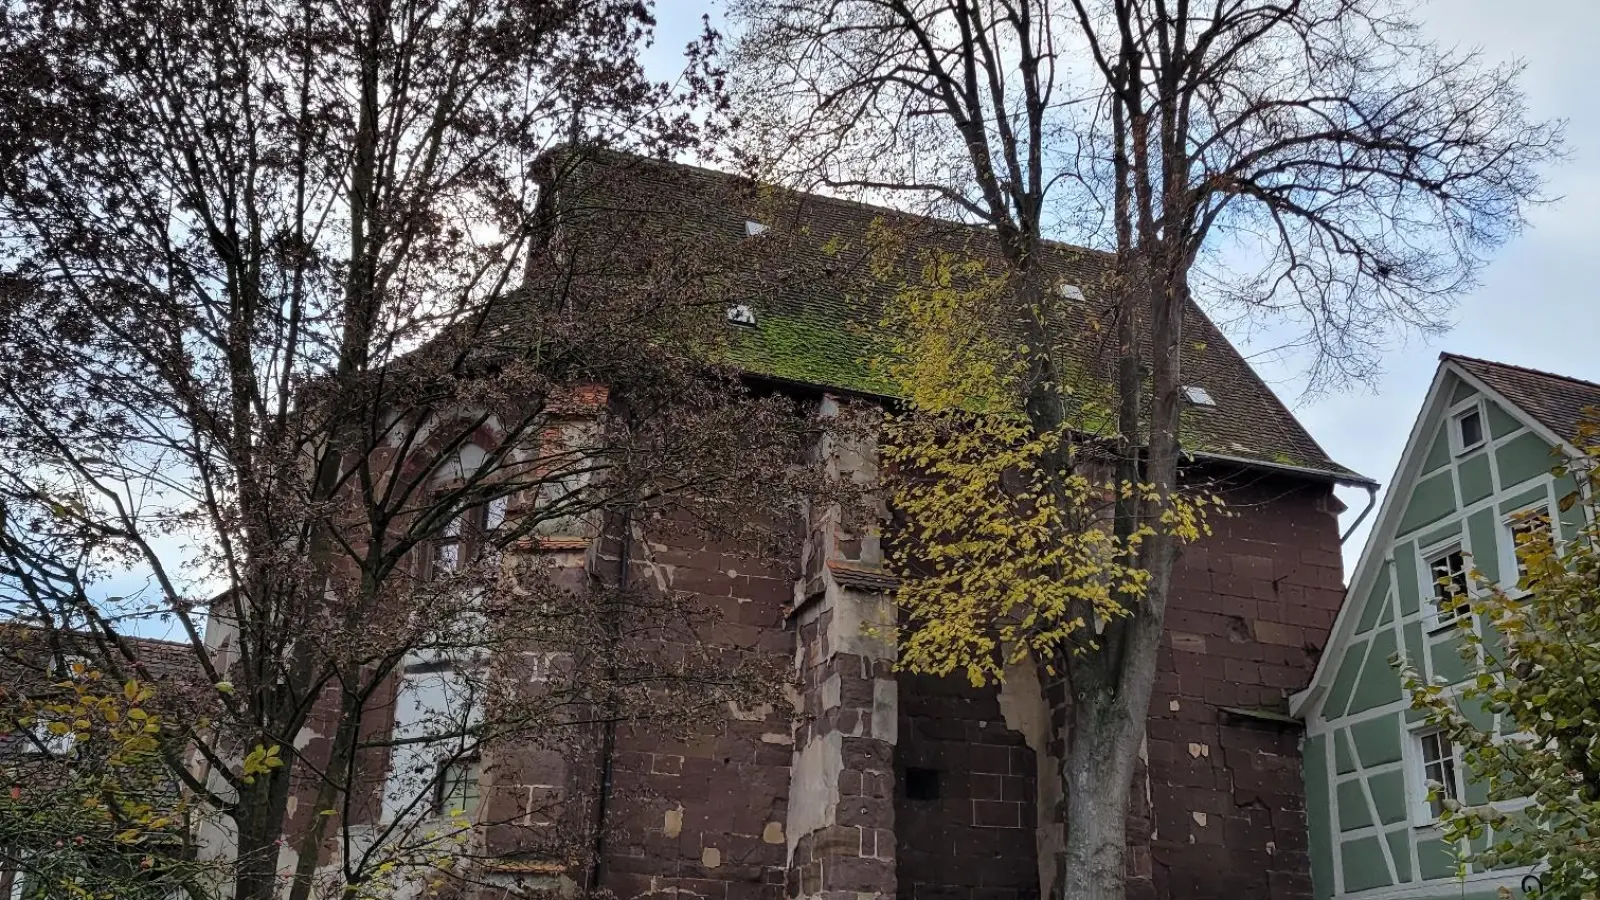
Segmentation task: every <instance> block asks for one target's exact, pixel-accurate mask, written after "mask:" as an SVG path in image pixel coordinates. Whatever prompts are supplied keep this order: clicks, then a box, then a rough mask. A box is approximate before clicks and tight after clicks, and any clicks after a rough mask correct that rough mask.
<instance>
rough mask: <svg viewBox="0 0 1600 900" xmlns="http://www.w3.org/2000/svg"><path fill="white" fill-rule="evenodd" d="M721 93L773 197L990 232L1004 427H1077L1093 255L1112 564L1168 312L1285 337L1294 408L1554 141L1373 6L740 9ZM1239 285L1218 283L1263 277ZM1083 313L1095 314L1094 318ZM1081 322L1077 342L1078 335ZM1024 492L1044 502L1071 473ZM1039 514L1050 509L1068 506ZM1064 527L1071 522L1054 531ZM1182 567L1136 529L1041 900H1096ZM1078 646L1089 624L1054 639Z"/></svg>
mask: <svg viewBox="0 0 1600 900" xmlns="http://www.w3.org/2000/svg"><path fill="white" fill-rule="evenodd" d="M736 10H737V14H738V17H739V18H740V20H741V24H742V25H743V27H744V28H745V35H744V38H743V39H742V43H741V47H740V51H739V54H738V55H737V57H736V59H737V62H736V64H735V65H734V67H733V70H734V71H735V72H740V73H748V74H749V76H750V77H749V78H748V79H746V80H745V81H744V82H742V83H740V84H738V85H737V86H736V87H737V90H736V94H737V95H738V96H739V97H740V98H741V100H742V101H743V104H744V107H743V109H742V110H741V112H742V113H744V115H745V118H746V124H747V127H748V128H749V129H750V130H749V134H751V135H752V136H753V141H752V142H753V147H752V150H753V152H754V154H755V155H756V156H757V157H758V158H760V159H762V160H764V164H765V165H767V166H768V167H769V168H768V171H769V172H771V173H773V175H774V176H775V177H781V178H789V179H795V180H799V181H802V182H804V183H807V184H812V185H817V184H820V185H823V186H826V187H829V188H832V189H836V190H854V191H859V192H867V193H871V194H875V195H877V196H884V195H888V196H891V197H892V196H900V197H903V198H905V200H904V201H903V202H917V203H920V204H922V207H923V208H924V209H926V210H929V211H935V212H944V213H948V214H953V215H955V216H956V217H958V218H963V219H967V220H971V221H976V222H979V223H983V224H986V225H988V226H991V227H992V228H993V231H994V239H995V242H996V245H997V250H998V255H999V256H1000V257H1001V258H1002V259H1003V260H1004V263H1005V267H1006V270H1007V271H1006V272H1005V273H1004V275H1005V277H1006V278H1007V279H1009V283H1010V290H1009V291H1008V292H1006V293H1005V302H1006V303H1009V304H1012V306H1011V307H1010V308H1009V309H1007V310H1003V311H1001V313H1000V314H998V315H996V316H994V317H993V319H994V320H998V321H1016V322H1020V323H1021V324H1022V328H1023V340H1022V341H1021V343H1022V345H1023V346H1024V347H1025V349H1024V350H1022V351H1020V353H1021V356H1022V359H1021V361H1020V365H1021V368H1022V369H1023V370H1024V373H1025V374H1024V377H1022V378H1020V379H1019V380H1018V385H1019V387H1018V389H1017V390H1018V393H1019V395H1020V397H1019V406H1020V407H1021V408H1022V409H1024V410H1025V411H1026V415H1027V418H1028V420H1029V422H1030V423H1031V426H1032V428H1033V430H1034V432H1035V433H1036V434H1039V435H1054V434H1056V433H1058V432H1059V430H1060V429H1061V428H1063V427H1064V426H1066V427H1070V426H1071V425H1072V421H1073V420H1072V416H1071V409H1070V400H1069V395H1070V394H1071V389H1072V388H1073V387H1074V385H1073V384H1072V380H1071V378H1070V377H1069V376H1068V374H1067V373H1076V372H1080V371H1083V366H1082V363H1084V361H1083V360H1074V359H1071V358H1068V357H1067V356H1065V355H1064V354H1063V353H1062V352H1061V351H1060V350H1059V349H1057V348H1061V347H1072V346H1074V342H1072V341H1070V340H1066V339H1065V337H1066V336H1064V335H1060V334H1057V333H1055V327H1054V324H1053V323H1056V322H1059V321H1061V320H1062V318H1063V317H1061V316H1059V315H1057V314H1056V311H1058V310H1059V309H1060V305H1061V304H1063V303H1071V302H1078V301H1075V300H1071V299H1067V298H1064V297H1063V295H1062V294H1060V293H1058V292H1057V290H1056V288H1057V287H1058V285H1055V284H1053V283H1051V282H1052V277H1051V276H1050V275H1049V274H1048V272H1047V267H1046V266H1045V264H1044V260H1045V257H1046V256H1047V255H1048V253H1047V251H1048V249H1049V244H1048V239H1050V238H1065V239H1068V240H1071V241H1073V242H1075V243H1078V244H1081V245H1086V246H1089V247H1091V248H1094V249H1098V250H1101V251H1104V252H1106V253H1108V254H1110V255H1111V256H1112V258H1113V270H1114V272H1115V279H1114V283H1113V284H1110V285H1105V286H1102V287H1104V288H1106V291H1105V293H1104V296H1103V297H1102V298H1100V299H1103V300H1104V301H1105V302H1106V307H1107V311H1108V316H1109V321H1110V322H1111V323H1112V324H1111V333H1112V335H1113V340H1112V341H1110V342H1109V346H1110V348H1111V349H1110V356H1111V360H1110V369H1111V370H1112V373H1113V374H1112V376H1111V378H1110V380H1111V382H1112V386H1113V387H1114V400H1113V408H1114V426H1115V427H1114V429H1113V431H1114V432H1115V435H1116V437H1115V439H1114V441H1113V444H1114V448H1113V449H1114V452H1115V460H1116V463H1115V466H1116V478H1117V481H1118V482H1120V483H1122V484H1124V485H1128V484H1133V483H1141V484H1148V485H1151V486H1153V488H1154V490H1153V492H1152V493H1151V494H1150V495H1149V496H1148V497H1141V496H1140V495H1139V493H1138V492H1130V494H1129V495H1128V496H1125V497H1123V498H1122V499H1121V500H1120V501H1119V502H1118V503H1117V505H1116V509H1115V513H1114V530H1115V533H1116V535H1117V536H1118V537H1120V538H1123V539H1127V538H1128V537H1130V536H1132V535H1135V534H1137V533H1139V532H1140V531H1141V529H1144V528H1145V527H1147V526H1152V525H1158V524H1159V523H1160V517H1161V516H1162V514H1163V512H1164V511H1166V510H1169V509H1170V508H1171V503H1172V500H1173V498H1174V496H1175V495H1176V492H1177V491H1179V489H1180V484H1179V481H1178V467H1179V460H1180V453H1181V450H1182V445H1181V442H1180V437H1179V433H1178V425H1179V413H1180V409H1181V398H1180V396H1179V390H1180V386H1181V383H1182V377H1181V376H1182V366H1181V361H1180V357H1181V355H1182V353H1183V352H1186V351H1187V349H1188V348H1186V346H1185V340H1184V335H1183V333H1182V323H1183V313H1184V310H1185V309H1186V308H1187V306H1188V305H1189V304H1190V303H1191V302H1192V294H1193V292H1192V290H1191V285H1203V284H1208V283H1209V288H1210V291H1209V294H1210V298H1211V299H1213V300H1216V301H1218V302H1224V301H1225V302H1234V303H1239V304H1242V305H1243V306H1244V307H1245V308H1246V309H1247V310H1250V311H1252V312H1260V313H1266V314H1272V315H1275V316H1284V317H1287V318H1288V319H1289V320H1290V321H1293V322H1297V323H1298V324H1299V325H1300V326H1301V327H1302V328H1303V329H1304V331H1305V334H1306V336H1307V338H1308V339H1309V343H1310V345H1311V347H1312V350H1313V352H1314V354H1315V355H1314V357H1313V358H1312V362H1311V363H1310V366H1309V369H1310V374H1311V375H1312V378H1313V383H1317V384H1326V383H1332V382H1337V381H1338V380H1340V379H1342V378H1347V377H1352V376H1355V377H1359V376H1361V375H1363V374H1364V373H1365V372H1367V371H1369V369H1370V366H1371V365H1372V363H1373V358H1374V353H1375V352H1376V348H1379V347H1381V346H1382V345H1383V344H1384V342H1385V338H1386V337H1387V336H1388V335H1389V334H1390V333H1391V331H1392V329H1394V328H1396V327H1398V326H1400V325H1401V324H1405V325H1410V326H1416V327H1424V328H1427V327H1437V326H1438V325H1439V324H1440V323H1441V322H1442V318H1441V317H1442V316H1443V315H1444V313H1445V312H1446V311H1447V310H1448V308H1449V301H1450V299H1451V298H1452V297H1453V296H1455V295H1456V294H1458V293H1459V292H1461V291H1462V290H1464V289H1466V288H1468V287H1470V286H1471V285H1472V283H1473V278H1474V275H1475V274H1476V273H1477V271H1478V270H1479V268H1480V267H1481V265H1482V264H1483V262H1484V261H1485V258H1486V254H1487V253H1488V252H1489V251H1491V250H1492V249H1493V248H1494V247H1496V246H1497V245H1498V244H1500V243H1501V242H1503V241H1504V240H1505V239H1506V238H1507V237H1508V236H1510V235H1512V234H1515V233H1516V232H1517V230H1518V229H1519V228H1520V227H1521V226H1522V225H1523V222H1524V218H1523V217H1524V214H1525V212H1526V210H1527V208H1528V206H1529V205H1530V204H1531V203H1534V202H1536V201H1537V200H1538V189H1539V184H1540V181H1539V177H1538V174H1537V169H1538V167H1539V166H1540V165H1541V164H1542V163H1545V162H1547V161H1549V160H1551V159H1552V158H1554V157H1556V156H1558V155H1559V152H1560V127H1559V125H1555V124H1548V123H1539V122H1532V121H1529V120H1528V118H1527V117H1526V113H1525V107H1524V101H1523V97H1522V94H1521V92H1520V90H1519V89H1518V86H1517V75H1518V67H1516V66H1491V65H1486V64H1485V63H1484V62H1483V61H1482V59H1481V58H1480V57H1479V56H1478V54H1476V53H1471V52H1468V53H1462V52H1457V51H1452V50H1443V49H1440V48H1438V47H1436V46H1434V45H1433V44H1432V43H1430V42H1429V41H1428V40H1427V39H1426V38H1425V37H1424V36H1423V35H1422V34H1421V33H1420V32H1419V29H1418V27H1417V25H1416V23H1415V22H1414V21H1413V20H1411V19H1410V18H1409V17H1408V16H1407V15H1406V13H1405V12H1404V10H1403V9H1402V8H1401V6H1400V5H1399V4H1395V3H1390V2H1386V0H927V2H923V0H743V2H741V3H740V4H738V5H737V8H736ZM1257 264H1258V268H1257V269H1256V270H1255V271H1254V273H1253V274H1251V273H1250V270H1249V269H1246V274H1245V275H1243V276H1240V275H1237V274H1235V270H1237V269H1239V268H1240V267H1241V266H1251V265H1257ZM1086 302H1090V303H1093V302H1096V298H1092V297H1091V298H1090V300H1089V301H1086ZM1078 320H1081V317H1078ZM1059 447H1060V449H1059V456H1058V457H1057V458H1056V459H1055V460H1054V461H1053V462H1050V461H1047V463H1048V464H1047V465H1046V469H1047V470H1051V469H1053V470H1054V471H1055V472H1058V473H1062V474H1064V473H1067V472H1069V471H1071V467H1072V460H1071V457H1072V453H1071V446H1070V444H1061V445H1059ZM1062 502H1070V499H1069V498H1066V497H1063V498H1062ZM1063 519H1064V520H1070V519H1071V517H1070V516H1064V517H1063ZM1177 552H1178V549H1177V546H1176V541H1175V539H1174V537H1173V535H1171V534H1170V533H1165V531H1164V530H1163V529H1161V528H1159V527H1157V528H1155V529H1154V534H1153V535H1152V536H1151V537H1150V538H1149V539H1147V540H1144V541H1142V542H1138V543H1137V544H1136V549H1133V550H1130V551H1129V553H1130V556H1129V558H1128V559H1127V563H1128V564H1129V565H1131V566H1133V567H1135V568H1138V569H1140V570H1142V571H1144V572H1145V573H1147V574H1148V582H1147V586H1146V587H1144V588H1143V589H1141V590H1139V591H1137V592H1124V593H1123V595H1122V597H1121V605H1122V607H1123V608H1124V611H1125V612H1126V613H1127V614H1126V615H1122V616H1118V617H1113V618H1112V620H1111V621H1110V622H1109V623H1108V624H1106V626H1105V628H1104V630H1103V632H1102V633H1101V634H1099V635H1098V637H1097V638H1096V639H1095V640H1094V646H1095V650H1094V652H1091V653H1078V652H1073V650H1074V648H1075V647H1076V648H1077V649H1081V646H1078V645H1074V644H1070V643H1064V644H1062V645H1061V650H1060V652H1059V654H1058V655H1056V656H1055V657H1054V658H1047V659H1042V660H1039V662H1040V663H1041V664H1043V665H1046V666H1049V667H1051V668H1052V669H1053V670H1055V671H1059V672H1064V673H1065V674H1066V677H1067V680H1068V683H1069V694H1070V697H1071V704H1072V709H1071V713H1070V715H1069V721H1068V722H1067V723H1066V729H1067V731H1066V734H1065V735H1064V737H1065V739H1066V746H1067V748H1068V751H1067V756H1066V759H1065V761H1064V763H1063V771H1062V778H1063V782H1064V786H1065V788H1066V795H1067V801H1066V821H1067V823H1068V834H1067V838H1066V846H1065V848H1064V853H1063V857H1062V859H1061V860H1060V868H1061V877H1060V878H1059V879H1058V882H1057V883H1058V884H1059V885H1060V886H1061V890H1062V892H1063V895H1064V896H1065V897H1067V898H1071V900H1078V898H1104V897H1111V896H1118V895H1120V893H1121V891H1122V883H1123V854H1124V832H1123V828H1124V826H1123V823H1124V821H1125V818H1126V810H1127V804H1128V789H1129V783H1130V781H1131V776H1132V773H1133V767H1134V764H1135V760H1136V756H1137V752H1138V748H1139V746H1140V742H1141V739H1142V737H1143V734H1144V727H1145V718H1146V716H1147V713H1148V706H1149V702H1150V695H1151V690H1152V684H1153V680H1154V675H1155V667H1156V654H1157V650H1158V648H1159V645H1160V642H1161V635H1162V628H1163V618H1164V614H1165V610H1166V604H1167V595H1168V586H1169V581H1170V573H1171V571H1172V566H1173V561H1174V558H1175V556H1176V554H1177ZM1074 618H1076V619H1077V620H1081V621H1093V620H1094V610H1092V609H1090V608H1088V607H1087V606H1084V607H1082V608H1072V609H1069V610H1068V611H1067V612H1066V614H1065V619H1066V620H1067V621H1071V620H1073V619H1074Z"/></svg>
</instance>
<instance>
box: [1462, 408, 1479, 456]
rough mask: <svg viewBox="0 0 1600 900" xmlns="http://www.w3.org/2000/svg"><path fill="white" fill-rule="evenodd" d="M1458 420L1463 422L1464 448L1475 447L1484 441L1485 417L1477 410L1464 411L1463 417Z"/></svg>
mask: <svg viewBox="0 0 1600 900" xmlns="http://www.w3.org/2000/svg"><path fill="white" fill-rule="evenodd" d="M1456 421H1457V422H1459V423H1461V446H1462V448H1467V447H1475V446H1477V445H1478V444H1481V443H1483V417H1482V416H1481V415H1480V414H1479V413H1478V411H1477V410H1475V409H1474V410H1470V411H1468V412H1465V413H1462V414H1461V418H1459V419H1457V420H1456Z"/></svg>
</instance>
